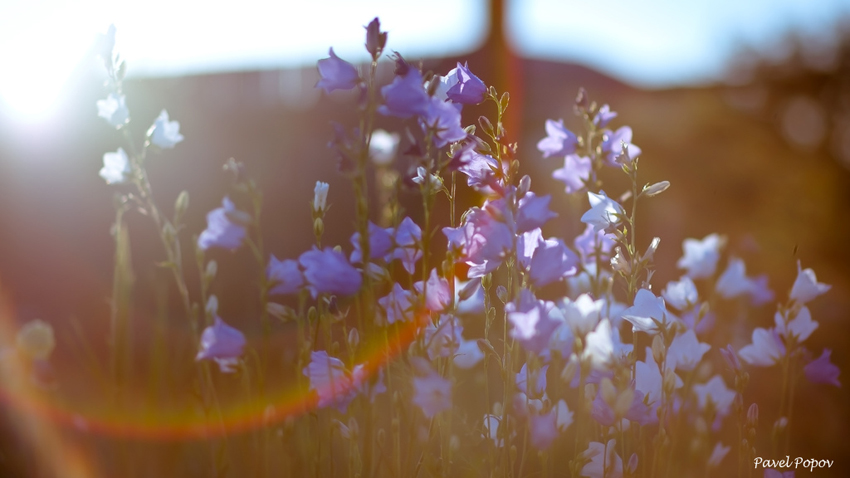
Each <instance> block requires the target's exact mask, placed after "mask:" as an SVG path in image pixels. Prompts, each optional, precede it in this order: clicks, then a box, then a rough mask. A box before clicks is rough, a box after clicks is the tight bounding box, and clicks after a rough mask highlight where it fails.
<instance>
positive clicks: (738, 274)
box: [715, 257, 752, 299]
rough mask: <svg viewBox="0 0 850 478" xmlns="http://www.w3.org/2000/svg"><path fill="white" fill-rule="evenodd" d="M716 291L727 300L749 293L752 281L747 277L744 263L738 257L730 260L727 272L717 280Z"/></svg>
mask: <svg viewBox="0 0 850 478" xmlns="http://www.w3.org/2000/svg"><path fill="white" fill-rule="evenodd" d="M715 289H716V290H717V292H718V293H719V294H720V295H721V296H723V297H724V298H726V299H732V298H735V297H738V296H741V295H745V294H747V293H749V292H750V290H751V289H752V285H751V281H750V279H749V278H748V277H747V269H746V265H745V264H744V261H742V260H741V259H738V258H737V257H733V258H731V259H729V265H728V266H726V270H725V271H724V272H723V274H721V275H720V278H719V279H717V285H716V286H715Z"/></svg>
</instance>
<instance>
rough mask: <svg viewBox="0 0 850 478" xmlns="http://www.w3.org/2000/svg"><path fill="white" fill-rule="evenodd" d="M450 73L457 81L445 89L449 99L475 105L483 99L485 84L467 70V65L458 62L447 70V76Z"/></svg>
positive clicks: (485, 90) (485, 89) (485, 91)
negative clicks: (453, 67)
mask: <svg viewBox="0 0 850 478" xmlns="http://www.w3.org/2000/svg"><path fill="white" fill-rule="evenodd" d="M452 72H453V73H452ZM452 74H454V76H455V78H456V79H457V81H456V82H455V83H454V84H453V85H452V87H451V88H449V89H448V91H446V96H448V98H449V100H451V101H452V102H454V103H460V104H464V105H477V104H478V103H481V102H482V101H484V95H485V94H486V93H487V86H485V85H484V82H483V81H481V79H480V78H478V77H477V76H475V75H474V74H472V72H471V71H469V67H468V65H465V64H464V65H461V64H460V63H458V64H457V68H455V69H454V70H452V71H451V72H449V76H451V75H452Z"/></svg>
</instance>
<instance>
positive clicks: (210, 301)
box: [204, 295, 218, 317]
mask: <svg viewBox="0 0 850 478" xmlns="http://www.w3.org/2000/svg"><path fill="white" fill-rule="evenodd" d="M204 310H205V311H206V313H207V315H209V316H212V317H215V316H216V315H218V297H216V296H215V295H211V296H209V298H207V304H206V306H205V307H204Z"/></svg>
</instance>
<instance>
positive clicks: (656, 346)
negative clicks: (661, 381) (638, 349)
mask: <svg viewBox="0 0 850 478" xmlns="http://www.w3.org/2000/svg"><path fill="white" fill-rule="evenodd" d="M665 358H667V348H666V347H664V339H662V338H661V335H656V336H655V337H653V338H652V359H653V360H655V363H657V364H658V365H661V364H662V363H664V359H665Z"/></svg>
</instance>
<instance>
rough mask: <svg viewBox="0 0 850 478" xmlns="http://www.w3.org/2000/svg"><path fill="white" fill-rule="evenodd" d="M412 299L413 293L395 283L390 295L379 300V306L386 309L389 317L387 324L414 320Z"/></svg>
mask: <svg viewBox="0 0 850 478" xmlns="http://www.w3.org/2000/svg"><path fill="white" fill-rule="evenodd" d="M412 298H413V293H411V292H410V291H408V290H404V289H403V288H402V287H401V286H400V285H399V284H398V283H397V282H396V283H393V288H392V290H391V291H390V293H389V294H387V295H386V296H385V297H382V298H380V299H378V305H380V306H381V308H383V309H384V312H385V313H386V316H387V321H386V324H394V323H396V322H399V321H403V322H407V321H410V320H411V319H412V318H413V307H412V300H411V299H412ZM380 325H384V324H380Z"/></svg>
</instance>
